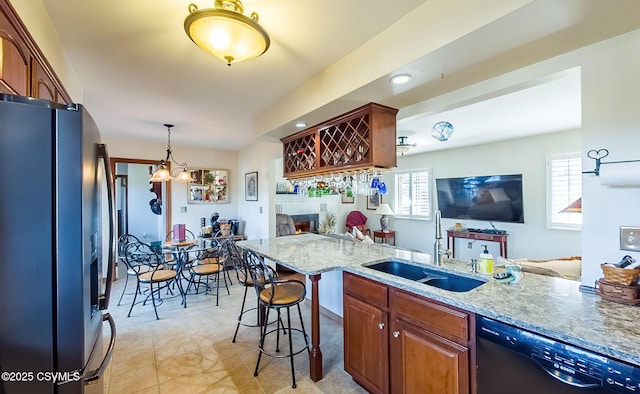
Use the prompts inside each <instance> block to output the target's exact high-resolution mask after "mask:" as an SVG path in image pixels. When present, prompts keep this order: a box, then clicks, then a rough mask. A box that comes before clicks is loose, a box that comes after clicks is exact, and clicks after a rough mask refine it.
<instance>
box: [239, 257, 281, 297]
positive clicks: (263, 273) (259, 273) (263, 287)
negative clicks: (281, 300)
mask: <svg viewBox="0 0 640 394" xmlns="http://www.w3.org/2000/svg"><path fill="white" fill-rule="evenodd" d="M244 262H245V266H246V269H247V271H249V275H250V277H251V280H252V281H253V286H254V287H255V289H256V294H257V295H258V299H260V294H261V293H262V292H263V291H264V292H267V294H268V295H269V299H270V300H271V299H273V296H274V292H273V291H272V290H273V286H272V284H273V283H275V282H276V277H275V271H273V269H271V267H269V266H268V265H267V263H266V262H265V261H264V259H263V258H262V257H260V256H258V255H257V254H256V253H255V252H254V251H252V250H249V249H246V250H245V252H244Z"/></svg>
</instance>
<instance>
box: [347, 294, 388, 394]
mask: <svg viewBox="0 0 640 394" xmlns="http://www.w3.org/2000/svg"><path fill="white" fill-rule="evenodd" d="M388 321H389V318H388V315H387V313H386V312H384V311H382V310H381V309H379V308H376V307H374V306H371V305H369V304H367V303H365V302H363V301H360V300H358V299H357V298H354V297H351V296H349V295H345V296H344V312H343V324H344V343H345V347H344V369H345V371H347V373H349V374H350V375H351V376H352V377H353V378H354V380H355V381H356V382H358V383H359V384H360V385H362V386H363V387H364V388H366V389H367V390H368V391H369V392H371V393H387V392H389V374H388V370H389V361H388V352H389V351H388V340H387V332H388Z"/></svg>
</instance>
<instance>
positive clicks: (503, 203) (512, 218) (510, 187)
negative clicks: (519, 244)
mask: <svg viewBox="0 0 640 394" xmlns="http://www.w3.org/2000/svg"><path fill="white" fill-rule="evenodd" d="M436 191H437V194H438V197H437V198H438V208H439V209H440V212H441V213H442V217H443V218H451V219H472V220H488V221H496V222H510V223H524V212H523V204H522V174H517V175H490V176H468V177H463V178H442V179H436Z"/></svg>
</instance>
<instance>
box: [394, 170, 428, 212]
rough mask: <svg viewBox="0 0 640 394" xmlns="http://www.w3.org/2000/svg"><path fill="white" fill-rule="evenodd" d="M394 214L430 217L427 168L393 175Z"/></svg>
mask: <svg viewBox="0 0 640 394" xmlns="http://www.w3.org/2000/svg"><path fill="white" fill-rule="evenodd" d="M395 184H396V202H395V207H394V212H395V214H396V216H405V217H409V218H420V219H430V218H431V198H430V196H431V174H430V171H429V170H427V169H420V170H410V171H406V172H399V173H396V175H395Z"/></svg>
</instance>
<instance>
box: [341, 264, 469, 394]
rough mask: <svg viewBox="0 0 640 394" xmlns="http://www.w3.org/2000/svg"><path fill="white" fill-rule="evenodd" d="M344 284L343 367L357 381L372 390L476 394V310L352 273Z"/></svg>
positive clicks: (429, 393)
mask: <svg viewBox="0 0 640 394" xmlns="http://www.w3.org/2000/svg"><path fill="white" fill-rule="evenodd" d="M343 285H344V317H343V322H344V338H345V344H344V346H345V348H344V353H345V362H344V365H345V371H346V372H347V373H349V374H350V375H351V376H352V377H353V379H354V380H355V381H356V382H358V383H359V384H360V385H362V386H363V387H364V388H365V389H367V390H368V391H369V392H372V393H389V392H391V393H426V394H468V393H475V385H474V384H472V382H474V381H475V373H474V371H473V368H470V366H471V365H473V357H474V356H473V355H474V354H475V352H474V343H475V342H474V341H475V337H474V334H473V329H474V327H475V326H474V321H475V320H474V319H475V316H474V315H473V314H472V313H469V312H466V311H462V310H459V309H456V308H453V307H450V306H447V305H444V304H442V303H439V302H436V301H433V300H429V299H427V298H425V297H421V296H418V295H416V294H412V293H409V292H406V291H403V290H400V289H396V288H393V287H389V286H387V285H384V284H382V283H379V282H376V281H373V280H369V279H365V278H362V277H360V276H357V275H354V274H350V273H344V278H343ZM381 324H382V325H381ZM376 328H377V330H376Z"/></svg>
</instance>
